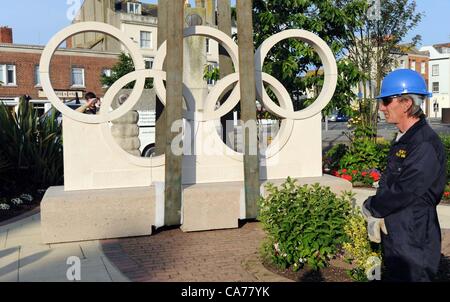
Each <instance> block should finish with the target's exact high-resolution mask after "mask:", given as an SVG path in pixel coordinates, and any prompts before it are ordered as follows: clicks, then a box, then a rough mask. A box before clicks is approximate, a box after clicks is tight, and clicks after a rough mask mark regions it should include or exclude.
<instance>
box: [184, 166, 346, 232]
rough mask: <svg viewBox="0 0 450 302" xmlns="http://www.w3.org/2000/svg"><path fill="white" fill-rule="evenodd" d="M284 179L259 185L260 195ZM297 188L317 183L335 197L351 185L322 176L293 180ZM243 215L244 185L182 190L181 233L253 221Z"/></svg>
mask: <svg viewBox="0 0 450 302" xmlns="http://www.w3.org/2000/svg"><path fill="white" fill-rule="evenodd" d="M285 181H286V180H285V179H280V180H270V181H264V182H261V188H260V191H261V195H262V196H264V197H265V196H266V195H267V192H266V190H265V185H266V184H267V183H268V182H270V183H273V184H275V185H277V186H279V185H281V184H282V183H284V182H285ZM297 183H298V184H300V185H305V184H309V185H312V184H315V183H319V184H320V185H322V186H326V187H330V189H331V191H332V192H334V193H335V194H338V195H339V194H340V193H341V192H343V191H350V190H351V189H352V184H351V183H350V182H349V181H346V180H344V179H341V178H337V177H333V176H330V175H324V176H322V177H311V178H300V179H297ZM253 218H256V217H247V216H246V214H245V191H244V182H226V183H214V184H196V185H192V186H189V187H185V188H184V193H183V225H182V226H181V230H182V231H184V232H195V231H206V230H218V229H228V228H237V227H238V220H239V219H253Z"/></svg>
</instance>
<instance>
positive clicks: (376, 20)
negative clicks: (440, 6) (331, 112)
mask: <svg viewBox="0 0 450 302" xmlns="http://www.w3.org/2000/svg"><path fill="white" fill-rule="evenodd" d="M364 10H365V11H366V13H365V14H362V15H360V16H359V18H358V20H357V22H353V23H349V24H347V25H346V28H347V29H348V32H349V33H350V39H349V40H347V41H346V43H347V47H346V48H347V50H348V58H349V60H350V61H351V62H352V63H353V64H354V65H356V66H357V67H358V69H359V70H360V71H361V72H362V73H363V75H364V76H363V79H362V81H361V83H359V85H358V89H359V92H360V94H361V96H362V97H361V99H360V100H359V104H358V105H359V106H358V107H359V108H358V111H359V115H360V116H361V118H362V124H363V126H364V127H366V128H371V129H372V132H373V133H375V129H376V128H377V112H378V104H377V102H376V101H375V100H374V97H375V96H376V95H378V94H379V93H380V89H381V82H382V79H383V78H384V77H385V76H386V75H387V74H388V73H389V72H390V71H391V70H392V69H393V68H396V67H397V66H396V59H397V56H396V55H395V54H397V53H402V52H404V51H405V50H406V51H407V50H408V49H405V47H400V45H399V44H400V43H401V41H402V40H403V39H404V38H405V37H406V36H407V35H408V33H409V32H410V31H411V30H412V29H413V28H414V27H416V26H417V24H419V22H420V21H421V19H422V17H423V13H418V12H416V1H415V0H383V1H381V2H380V7H374V6H371V5H369V4H368V3H365V4H364ZM420 39H421V37H420V36H415V37H414V38H413V39H412V43H410V44H409V47H414V46H415V45H416V44H417V43H418V42H419V41H420Z"/></svg>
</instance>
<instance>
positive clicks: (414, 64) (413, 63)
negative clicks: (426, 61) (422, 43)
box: [411, 60, 416, 71]
mask: <svg viewBox="0 0 450 302" xmlns="http://www.w3.org/2000/svg"><path fill="white" fill-rule="evenodd" d="M411 70H414V71H415V70H416V60H412V61H411Z"/></svg>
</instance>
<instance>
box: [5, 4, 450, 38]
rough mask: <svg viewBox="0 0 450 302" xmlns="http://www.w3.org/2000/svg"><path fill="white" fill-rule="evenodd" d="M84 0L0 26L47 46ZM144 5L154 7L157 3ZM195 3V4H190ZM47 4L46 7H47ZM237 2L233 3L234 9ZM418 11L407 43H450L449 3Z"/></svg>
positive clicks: (23, 8) (10, 16)
mask: <svg viewBox="0 0 450 302" xmlns="http://www.w3.org/2000/svg"><path fill="white" fill-rule="evenodd" d="M81 2H82V1H81V0H46V1H36V0H15V1H8V4H7V7H6V9H5V4H4V6H3V8H2V9H1V10H0V25H2V26H4V25H6V26H9V27H12V28H13V35H14V43H17V44H32V45H45V44H46V43H47V42H48V41H49V39H50V38H51V37H52V36H53V35H54V34H55V33H57V32H58V31H59V30H61V29H62V28H64V27H66V26H67V25H69V24H70V20H69V18H68V15H69V16H70V15H71V14H72V15H73V12H74V11H76V7H77V5H78V4H79V3H81ZM142 2H146V3H155V2H156V0H144V1H142ZM191 2H194V0H191ZM44 3H45V4H44ZM234 3H235V0H232V4H233V5H234ZM417 4H418V11H421V12H425V14H426V16H425V17H424V18H423V20H422V23H421V24H420V25H419V26H418V27H417V28H415V29H413V30H412V31H411V33H410V34H409V35H408V37H407V38H406V39H405V42H408V41H409V40H410V39H411V38H412V37H413V36H414V35H416V34H420V35H422V45H430V44H438V43H445V42H450V0H417Z"/></svg>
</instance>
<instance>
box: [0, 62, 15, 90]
mask: <svg viewBox="0 0 450 302" xmlns="http://www.w3.org/2000/svg"><path fill="white" fill-rule="evenodd" d="M0 82H1V85H5V86H15V85H16V65H8V64H4V65H0Z"/></svg>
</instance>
